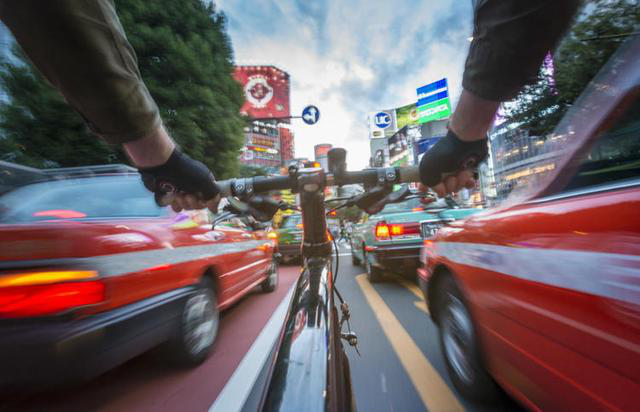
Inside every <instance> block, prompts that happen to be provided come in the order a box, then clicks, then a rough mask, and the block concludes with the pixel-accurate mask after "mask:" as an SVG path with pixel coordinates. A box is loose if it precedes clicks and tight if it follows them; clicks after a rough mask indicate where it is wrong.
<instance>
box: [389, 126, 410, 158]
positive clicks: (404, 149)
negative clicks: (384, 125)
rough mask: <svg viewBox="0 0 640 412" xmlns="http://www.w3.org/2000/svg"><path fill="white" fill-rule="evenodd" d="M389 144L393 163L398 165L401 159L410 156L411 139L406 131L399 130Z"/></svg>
mask: <svg viewBox="0 0 640 412" xmlns="http://www.w3.org/2000/svg"><path fill="white" fill-rule="evenodd" d="M387 144H388V147H389V163H390V164H391V165H393V166H398V165H399V164H397V162H398V161H399V160H400V159H403V158H405V157H406V158H408V157H409V141H408V139H407V135H406V133H403V131H399V132H398V133H396V134H394V135H393V136H391V137H390V138H389V142H388V143H387ZM403 164H405V163H403Z"/></svg>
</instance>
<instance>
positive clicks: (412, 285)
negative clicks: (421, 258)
mask: <svg viewBox="0 0 640 412" xmlns="http://www.w3.org/2000/svg"><path fill="white" fill-rule="evenodd" d="M393 278H394V279H395V280H396V281H397V282H398V283H399V284H400V285H402V286H404V287H405V288H407V289H408V290H409V292H411V293H413V294H414V295H416V297H417V298H418V299H420V300H419V301H418V302H413V304H414V305H416V307H417V308H418V309H420V310H421V311H423V312H424V313H426V314H429V308H427V304H426V303H425V301H424V294H423V293H422V291H421V290H420V288H419V287H418V285H416V284H415V283H412V282H410V281H408V280H407V279H405V278H403V277H402V276H398V275H393Z"/></svg>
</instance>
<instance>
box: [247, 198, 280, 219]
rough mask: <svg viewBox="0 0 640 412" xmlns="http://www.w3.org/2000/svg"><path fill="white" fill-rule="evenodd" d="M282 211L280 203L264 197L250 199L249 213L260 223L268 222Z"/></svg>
mask: <svg viewBox="0 0 640 412" xmlns="http://www.w3.org/2000/svg"><path fill="white" fill-rule="evenodd" d="M278 210H280V203H279V202H276V201H275V200H273V199H271V198H270V197H264V196H253V197H252V198H251V199H249V213H250V214H251V216H253V218H254V219H255V220H257V221H259V222H268V221H269V220H271V219H273V216H274V215H275V214H276V213H277V212H278Z"/></svg>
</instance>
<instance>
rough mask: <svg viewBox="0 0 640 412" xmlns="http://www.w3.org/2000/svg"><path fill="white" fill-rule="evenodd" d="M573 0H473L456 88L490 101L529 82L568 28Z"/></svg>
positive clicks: (508, 96)
mask: <svg viewBox="0 0 640 412" xmlns="http://www.w3.org/2000/svg"><path fill="white" fill-rule="evenodd" d="M579 3H580V2H579V0H478V1H477V3H476V7H475V19H474V20H475V21H474V32H473V40H472V42H471V47H470V48H469V55H468V56H467V61H466V63H465V70H464V77H463V80H462V86H463V87H464V89H465V90H467V91H469V92H471V93H473V94H475V95H477V96H479V97H482V98H484V99H487V100H492V101H505V100H509V99H512V98H514V97H515V96H516V95H517V94H518V92H519V91H520V89H521V88H522V87H523V86H524V85H525V84H528V83H532V82H535V80H536V78H537V74H538V70H539V69H540V65H541V64H542V60H543V59H544V57H545V55H546V54H547V52H548V51H549V50H551V49H553V48H554V47H555V46H556V44H557V43H558V41H559V40H560V38H561V37H562V35H563V33H564V32H565V31H566V30H567V28H568V27H569V24H570V23H571V21H572V18H573V16H574V15H575V13H576V10H577V8H578V5H579Z"/></svg>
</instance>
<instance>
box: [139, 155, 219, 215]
mask: <svg viewBox="0 0 640 412" xmlns="http://www.w3.org/2000/svg"><path fill="white" fill-rule="evenodd" d="M139 171H140V175H141V176H142V182H143V183H144V185H145V187H146V188H147V189H149V190H150V191H152V192H153V193H154V194H155V198H156V202H157V203H158V205H160V206H166V205H168V204H170V203H171V201H172V200H173V195H174V194H176V193H185V194H191V195H194V196H196V197H197V198H199V199H201V200H204V201H207V200H211V199H213V198H214V197H215V196H216V195H217V194H218V193H220V189H219V188H218V185H216V182H215V178H214V176H213V173H211V171H210V170H209V169H208V168H207V166H205V165H204V164H202V162H199V161H197V160H194V159H192V158H190V157H189V156H187V155H186V154H184V153H182V152H181V151H180V150H178V149H177V148H176V149H175V150H174V151H173V153H171V156H170V157H169V160H167V161H166V163H165V164H163V165H160V166H154V167H149V168H144V169H139Z"/></svg>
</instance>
